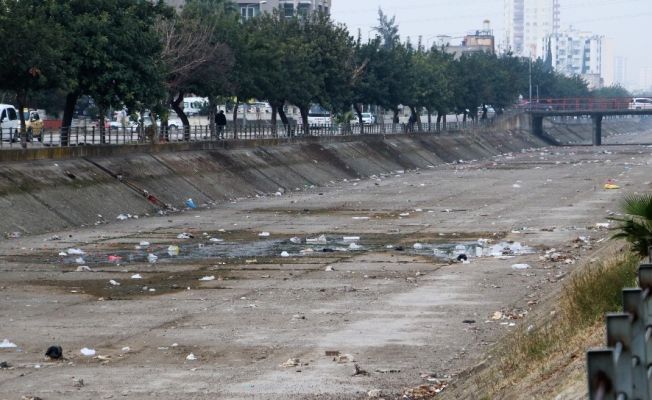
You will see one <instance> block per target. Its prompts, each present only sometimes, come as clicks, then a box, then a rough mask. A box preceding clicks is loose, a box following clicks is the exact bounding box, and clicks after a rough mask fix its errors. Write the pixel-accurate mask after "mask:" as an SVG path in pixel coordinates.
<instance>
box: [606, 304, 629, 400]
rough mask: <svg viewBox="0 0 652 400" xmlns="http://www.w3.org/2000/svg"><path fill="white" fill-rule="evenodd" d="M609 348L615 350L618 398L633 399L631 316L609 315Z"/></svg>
mask: <svg viewBox="0 0 652 400" xmlns="http://www.w3.org/2000/svg"><path fill="white" fill-rule="evenodd" d="M607 346H609V347H611V348H613V349H614V352H613V355H614V367H615V370H614V372H615V382H614V390H615V392H616V395H617V396H625V398H626V399H630V398H632V386H633V382H632V372H633V371H632V327H631V324H630V315H629V314H625V313H610V314H607Z"/></svg>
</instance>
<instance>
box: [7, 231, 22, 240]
mask: <svg viewBox="0 0 652 400" xmlns="http://www.w3.org/2000/svg"><path fill="white" fill-rule="evenodd" d="M21 236H23V234H22V233H21V232H11V233H8V234H7V239H20V238H21Z"/></svg>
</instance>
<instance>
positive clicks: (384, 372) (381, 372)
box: [376, 368, 401, 374]
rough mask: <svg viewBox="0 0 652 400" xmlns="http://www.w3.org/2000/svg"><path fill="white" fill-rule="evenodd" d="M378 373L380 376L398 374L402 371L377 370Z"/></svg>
mask: <svg viewBox="0 0 652 400" xmlns="http://www.w3.org/2000/svg"><path fill="white" fill-rule="evenodd" d="M376 372H378V373H379V374H398V373H399V372H401V370H400V369H396V368H379V369H376Z"/></svg>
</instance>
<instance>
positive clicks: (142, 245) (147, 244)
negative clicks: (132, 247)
mask: <svg viewBox="0 0 652 400" xmlns="http://www.w3.org/2000/svg"><path fill="white" fill-rule="evenodd" d="M149 245H150V243H149V242H145V241H143V242H140V246H141V247H149Z"/></svg>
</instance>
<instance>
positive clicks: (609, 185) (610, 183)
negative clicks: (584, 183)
mask: <svg viewBox="0 0 652 400" xmlns="http://www.w3.org/2000/svg"><path fill="white" fill-rule="evenodd" d="M604 189H605V190H617V189H620V186H618V185H616V181H614V180H613V179H609V180H608V181H607V183H605V184H604Z"/></svg>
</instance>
